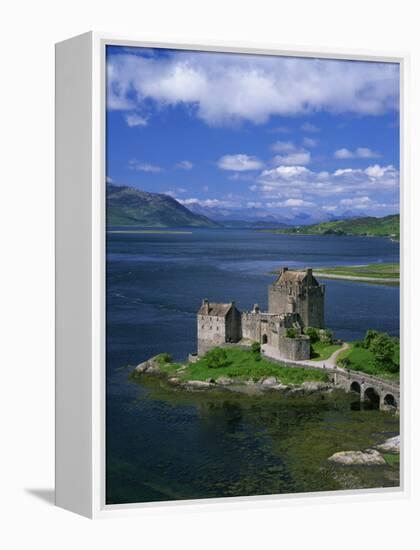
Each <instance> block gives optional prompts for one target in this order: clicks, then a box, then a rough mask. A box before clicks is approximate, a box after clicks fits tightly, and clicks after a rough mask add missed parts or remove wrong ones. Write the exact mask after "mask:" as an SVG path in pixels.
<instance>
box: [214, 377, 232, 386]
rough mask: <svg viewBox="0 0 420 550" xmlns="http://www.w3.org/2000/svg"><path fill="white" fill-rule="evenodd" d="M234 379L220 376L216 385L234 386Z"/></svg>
mask: <svg viewBox="0 0 420 550" xmlns="http://www.w3.org/2000/svg"><path fill="white" fill-rule="evenodd" d="M234 382H235V381H234V380H233V378H229V377H228V376H219V378H218V379H217V380H216V384H219V385H220V386H230V385H231V384H234Z"/></svg>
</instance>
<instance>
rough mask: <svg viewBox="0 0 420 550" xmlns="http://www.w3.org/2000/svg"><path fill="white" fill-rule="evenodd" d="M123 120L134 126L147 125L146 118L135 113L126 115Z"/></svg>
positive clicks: (131, 126)
mask: <svg viewBox="0 0 420 550" xmlns="http://www.w3.org/2000/svg"><path fill="white" fill-rule="evenodd" d="M125 121H126V123H127V126H129V127H130V128H135V127H136V126H147V118H144V117H142V116H140V115H138V114H137V113H131V114H128V115H126V117H125Z"/></svg>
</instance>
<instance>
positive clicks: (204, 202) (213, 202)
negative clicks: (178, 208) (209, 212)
mask: <svg viewBox="0 0 420 550" xmlns="http://www.w3.org/2000/svg"><path fill="white" fill-rule="evenodd" d="M178 202H180V203H181V204H183V205H184V206H191V205H192V204H198V205H199V206H207V207H208V208H218V207H232V206H235V204H234V203H233V202H232V201H231V200H230V201H226V200H220V199H197V198H193V197H192V198H189V199H182V200H181V199H179V200H178Z"/></svg>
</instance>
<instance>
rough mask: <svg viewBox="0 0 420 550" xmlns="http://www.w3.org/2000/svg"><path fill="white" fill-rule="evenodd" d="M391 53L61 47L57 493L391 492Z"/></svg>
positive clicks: (397, 166)
mask: <svg viewBox="0 0 420 550" xmlns="http://www.w3.org/2000/svg"><path fill="white" fill-rule="evenodd" d="M405 71H406V58H405V57H404V56H391V55H378V54H376V53H375V54H371V53H366V54H365V53H363V54H360V53H358V54H354V53H351V52H338V51H325V50H324V51H322V50H317V51H314V52H310V51H306V50H304V49H298V48H282V49H280V48H273V47H261V48H252V47H249V46H246V45H240V46H232V45H221V44H214V45H210V44H206V45H182V44H162V43H158V42H156V43H152V42H147V43H145V42H140V41H136V40H121V39H119V38H115V37H110V36H104V35H99V34H95V33H88V34H85V35H81V36H79V37H76V38H73V39H70V40H67V41H65V42H62V43H59V44H58V45H57V47H56V184H57V185H56V226H57V233H56V242H57V247H56V257H57V325H56V326H57V328H56V333H57V340H56V347H57V368H56V392H57V393H56V395H57V401H56V402H57V407H56V420H57V422H56V426H57V429H56V495H57V504H58V505H60V506H62V507H65V508H68V509H70V510H73V511H76V512H78V513H81V514H83V515H86V516H89V517H97V516H104V515H105V516H106V515H110V514H111V513H113V514H115V513H117V514H118V513H120V512H121V511H123V510H126V509H127V508H139V507H142V506H143V507H144V506H146V505H147V506H149V505H152V504H153V505H156V504H158V503H165V504H167V505H169V504H176V503H184V504H186V503H189V504H191V503H197V502H200V503H203V502H205V503H207V504H209V505H211V503H214V502H216V503H218V504H219V505H223V503H224V502H230V503H231V502H235V503H236V502H238V503H239V502H241V501H243V500H244V499H243V497H246V499H245V500H249V499H251V498H253V499H261V500H264V499H267V498H279V499H280V498H291V497H297V496H303V495H306V496H307V495H310V496H311V497H313V498H317V497H323V498H324V497H325V496H327V497H328V498H331V499H334V498H346V495H349V494H350V495H354V494H356V495H358V494H360V495H363V498H372V496H374V497H375V498H377V493H394V494H395V495H397V494H401V493H404V491H405V490H406V475H407V467H406V466H407V465H406V458H405V457H406V453H405V451H406V448H407V447H406V445H407V439H408V437H407V432H406V414H407V412H406V411H407V387H406V380H407V369H408V365H407V364H406V362H405V361H403V356H404V354H403V349H404V346H403V345H402V344H400V342H403V341H404V340H403V338H404V315H402V314H401V313H400V312H401V311H403V312H404V309H403V308H402V306H403V305H404V302H405V293H402V292H401V288H403V290H404V292H405V286H404V285H405V283H404V273H405V272H404V269H403V263H404V262H403V258H401V254H400V252H401V242H404V238H405V237H404V224H405V218H402V219H400V208H401V207H402V206H403V204H404V201H406V200H407V188H406V181H405V179H403V176H404V167H405V155H406V153H405V147H404V146H403V145H404V143H405V142H404V136H405V134H404V131H405V130H404V128H405V126H404V124H405V122H404V121H405V118H406V111H405V110H404V109H405V101H404V97H405V94H406V91H405V87H404V82H405ZM402 190H403V191H404V193H402ZM400 281H401V283H400ZM403 451H404V452H403ZM400 457H401V459H400ZM238 497H242V498H241V499H239V498H238Z"/></svg>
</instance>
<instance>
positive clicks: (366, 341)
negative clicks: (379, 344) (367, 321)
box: [363, 329, 379, 349]
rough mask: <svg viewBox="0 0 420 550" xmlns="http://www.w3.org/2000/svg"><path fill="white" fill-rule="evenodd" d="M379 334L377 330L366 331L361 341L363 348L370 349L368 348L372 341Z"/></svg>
mask: <svg viewBox="0 0 420 550" xmlns="http://www.w3.org/2000/svg"><path fill="white" fill-rule="evenodd" d="M378 334H379V332H378V331H377V330H372V329H370V330H368V331H366V335H365V339H364V341H363V344H364V347H365V348H366V349H370V346H371V344H372V342H373V340H374V339H375V338H376V336H378Z"/></svg>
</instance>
